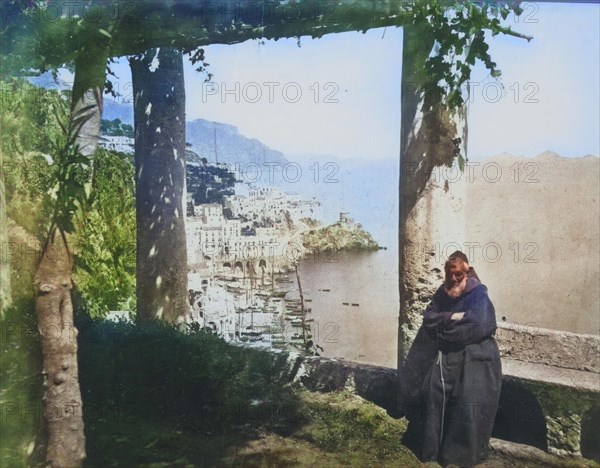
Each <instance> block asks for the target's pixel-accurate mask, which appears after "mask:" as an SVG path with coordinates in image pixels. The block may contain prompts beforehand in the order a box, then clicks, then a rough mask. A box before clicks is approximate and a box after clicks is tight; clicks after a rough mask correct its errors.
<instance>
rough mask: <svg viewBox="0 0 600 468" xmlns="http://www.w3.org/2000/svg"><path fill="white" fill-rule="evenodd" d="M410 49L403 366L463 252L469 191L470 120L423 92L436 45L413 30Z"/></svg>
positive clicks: (404, 137)
mask: <svg viewBox="0 0 600 468" xmlns="http://www.w3.org/2000/svg"><path fill="white" fill-rule="evenodd" d="M403 47H404V50H403V64H402V87H403V88H402V129H401V150H400V151H401V155H400V236H399V242H400V246H399V247H400V248H399V256H400V258H399V266H400V316H399V327H398V366H401V365H402V363H403V362H404V359H405V357H406V355H407V354H408V350H409V349H410V346H411V345H412V342H413V340H414V337H415V335H416V333H417V331H418V328H419V327H420V325H421V321H422V314H423V311H424V309H425V307H426V306H427V304H428V303H429V301H430V300H431V297H432V295H433V293H434V292H435V290H436V289H437V288H438V287H439V285H440V284H441V281H442V277H443V264H444V260H445V258H443V257H444V256H445V254H446V253H451V252H453V251H455V250H458V249H462V248H463V244H464V232H465V220H464V201H465V189H466V185H465V177H463V174H462V173H461V172H460V169H459V165H458V155H459V154H462V156H463V157H466V115H465V113H464V112H462V111H461V112H458V113H456V114H454V115H453V114H451V113H450V112H449V111H448V109H447V108H446V107H445V106H444V104H443V103H442V102H440V97H439V96H436V95H434V94H433V93H428V94H425V93H424V92H423V91H424V87H425V86H427V85H425V84H424V83H427V77H426V76H424V75H423V73H424V69H425V67H424V64H425V61H426V59H427V57H428V56H429V54H430V52H431V50H432V47H433V39H432V38H430V37H427V35H425V34H424V32H423V31H422V30H420V29H419V27H418V26H411V27H405V28H404V46H403Z"/></svg>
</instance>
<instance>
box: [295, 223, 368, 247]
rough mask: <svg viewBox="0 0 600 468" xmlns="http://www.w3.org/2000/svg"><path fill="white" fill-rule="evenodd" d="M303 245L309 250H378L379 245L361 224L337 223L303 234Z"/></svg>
mask: <svg viewBox="0 0 600 468" xmlns="http://www.w3.org/2000/svg"><path fill="white" fill-rule="evenodd" d="M302 245H303V246H304V248H305V249H307V250H308V251H312V252H314V251H319V252H335V251H340V250H377V249H378V248H379V245H377V242H375V240H374V239H373V237H372V236H371V234H369V233H368V232H367V231H365V230H364V229H363V228H362V227H361V226H360V225H354V224H344V223H335V224H332V225H330V226H327V227H324V228H321V229H313V230H310V231H308V232H305V233H303V234H302Z"/></svg>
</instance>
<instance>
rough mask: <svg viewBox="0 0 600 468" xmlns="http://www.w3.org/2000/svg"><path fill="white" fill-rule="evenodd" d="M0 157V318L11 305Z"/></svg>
mask: <svg viewBox="0 0 600 468" xmlns="http://www.w3.org/2000/svg"><path fill="white" fill-rule="evenodd" d="M1 158H2V155H0V318H2V316H3V315H4V310H5V308H6V307H8V306H9V305H10V303H11V287H10V255H9V252H8V248H9V243H8V217H7V216H6V198H5V191H4V167H3V161H2V160H1Z"/></svg>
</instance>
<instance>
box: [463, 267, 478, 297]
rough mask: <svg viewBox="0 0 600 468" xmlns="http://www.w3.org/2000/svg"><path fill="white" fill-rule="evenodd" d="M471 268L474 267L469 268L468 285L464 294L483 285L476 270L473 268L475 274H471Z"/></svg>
mask: <svg viewBox="0 0 600 468" xmlns="http://www.w3.org/2000/svg"><path fill="white" fill-rule="evenodd" d="M471 270H473V268H470V269H469V278H468V279H467V287H466V288H465V292H464V294H468V293H470V292H471V291H473V290H474V289H475V288H477V287H479V286H481V285H482V284H481V281H479V278H478V277H477V274H476V273H475V270H473V275H471ZM464 294H463V295H464Z"/></svg>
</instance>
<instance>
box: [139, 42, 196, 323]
mask: <svg viewBox="0 0 600 468" xmlns="http://www.w3.org/2000/svg"><path fill="white" fill-rule="evenodd" d="M130 65H131V75H132V79H133V92H134V102H133V105H134V120H135V167H136V220H137V275H136V276H137V318H138V320H139V321H145V320H151V319H163V320H166V321H168V322H171V323H177V324H182V323H185V322H186V320H187V317H188V315H189V308H188V303H187V294H188V292H187V249H186V240H185V215H186V206H185V190H186V189H185V170H186V167H185V89H184V78H183V57H182V53H181V51H179V50H177V49H170V48H160V49H150V50H149V51H147V52H146V53H145V54H144V55H143V56H142V57H141V58H134V59H131V60H130Z"/></svg>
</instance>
